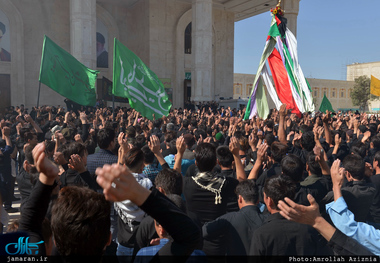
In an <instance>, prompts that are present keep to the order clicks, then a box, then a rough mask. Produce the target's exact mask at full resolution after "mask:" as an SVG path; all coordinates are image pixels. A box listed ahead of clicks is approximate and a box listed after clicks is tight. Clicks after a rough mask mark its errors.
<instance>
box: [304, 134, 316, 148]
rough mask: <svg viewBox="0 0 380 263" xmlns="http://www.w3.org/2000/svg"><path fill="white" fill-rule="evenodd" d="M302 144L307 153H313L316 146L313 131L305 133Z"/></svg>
mask: <svg viewBox="0 0 380 263" xmlns="http://www.w3.org/2000/svg"><path fill="white" fill-rule="evenodd" d="M301 144H302V148H304V149H305V150H306V151H308V152H310V151H312V150H313V148H314V146H315V141H314V133H313V132H312V131H307V132H305V133H303V134H302V137H301Z"/></svg>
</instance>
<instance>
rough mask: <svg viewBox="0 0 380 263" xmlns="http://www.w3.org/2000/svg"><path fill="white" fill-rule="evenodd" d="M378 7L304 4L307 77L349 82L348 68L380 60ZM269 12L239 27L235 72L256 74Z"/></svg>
mask: <svg viewBox="0 0 380 263" xmlns="http://www.w3.org/2000/svg"><path fill="white" fill-rule="evenodd" d="M379 3H380V1H378V0H360V1H357V0H356V1H354V0H347V1H343V0H318V1H315V0H302V1H300V9H299V13H298V21H297V40H298V57H299V63H300V65H301V68H302V70H303V72H304V75H305V77H307V78H319V79H335V80H345V79H346V65H348V64H352V63H354V62H359V63H367V62H374V61H380V15H379V9H377V8H378V6H379ZM269 9H270V7H269V8H268V12H266V13H263V14H261V15H258V16H255V17H251V18H248V19H245V20H242V21H239V22H236V23H235V52H234V55H235V58H234V72H235V73H247V74H255V73H256V71H257V67H258V64H259V61H260V57H261V54H262V51H263V48H264V45H265V40H266V37H267V33H268V31H269V26H270V22H271V14H270V12H269ZM285 11H286V10H285ZM285 17H286V12H285Z"/></svg>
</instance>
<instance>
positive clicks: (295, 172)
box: [281, 154, 304, 183]
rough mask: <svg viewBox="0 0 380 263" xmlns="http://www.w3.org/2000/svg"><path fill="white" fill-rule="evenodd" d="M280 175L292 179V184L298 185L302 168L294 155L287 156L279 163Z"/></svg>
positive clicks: (300, 162)
mask: <svg viewBox="0 0 380 263" xmlns="http://www.w3.org/2000/svg"><path fill="white" fill-rule="evenodd" d="M281 169H282V173H283V174H284V175H286V176H289V177H290V178H291V179H293V181H294V182H296V183H298V182H300V181H301V180H302V175H303V171H304V167H303V164H302V161H301V159H300V158H299V157H298V156H296V155H294V154H288V155H286V156H285V157H284V158H283V159H282V161H281Z"/></svg>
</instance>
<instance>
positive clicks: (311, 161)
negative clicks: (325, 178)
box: [306, 152, 322, 175]
mask: <svg viewBox="0 0 380 263" xmlns="http://www.w3.org/2000/svg"><path fill="white" fill-rule="evenodd" d="M316 157H317V156H316V155H315V154H314V153H312V152H310V153H309V154H308V155H307V159H306V170H307V171H308V172H309V174H315V175H321V174H322V169H321V166H320V165H319V163H318V162H317V161H316V160H315V158H316Z"/></svg>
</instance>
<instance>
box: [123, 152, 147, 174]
mask: <svg viewBox="0 0 380 263" xmlns="http://www.w3.org/2000/svg"><path fill="white" fill-rule="evenodd" d="M124 163H125V165H126V166H127V167H128V168H129V169H130V170H132V171H135V170H136V169H138V168H140V166H142V164H143V163H144V153H143V152H142V151H141V150H140V149H139V148H136V147H133V148H132V149H130V150H129V151H128V152H127V153H126V154H125V156H124Z"/></svg>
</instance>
